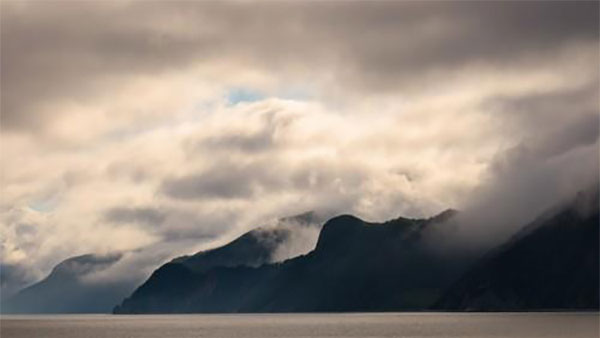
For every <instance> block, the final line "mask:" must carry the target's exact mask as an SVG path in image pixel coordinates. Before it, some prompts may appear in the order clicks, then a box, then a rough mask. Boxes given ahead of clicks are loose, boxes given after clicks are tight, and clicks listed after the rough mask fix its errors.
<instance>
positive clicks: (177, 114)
mask: <svg viewBox="0 0 600 338" xmlns="http://www.w3.org/2000/svg"><path fill="white" fill-rule="evenodd" d="M0 6H1V11H0V16H1V17H0V19H1V20H0V34H1V37H0V38H1V49H0V53H1V57H0V67H1V68H2V72H1V74H0V82H1V85H2V90H1V92H0V96H1V97H0V110H1V114H0V157H1V161H0V169H1V172H2V175H0V176H1V177H0V195H1V196H2V198H1V199H0V252H1V254H0V286H1V290H0V295H1V298H2V299H3V300H4V299H5V298H7V297H10V296H12V295H14V293H15V292H17V291H18V290H22V289H23V288H25V287H27V286H31V285H32V284H34V283H36V282H40V281H42V280H43V279H44V278H46V277H48V276H49V275H51V273H52V271H53V268H54V267H55V266H57V265H58V264H60V263H61V262H63V261H65V260H68V259H70V258H73V257H81V256H82V255H86V254H93V255H95V256H98V257H104V256H106V255H112V254H115V253H118V254H119V255H121V258H120V259H118V260H117V261H115V262H114V264H111V265H110V266H108V267H106V268H105V269H104V268H103V269H102V271H97V272H94V273H93V274H92V275H93V276H94V278H98V279H102V280H104V281H111V282H112V281H113V278H115V276H120V277H122V276H128V277H127V278H129V279H131V280H136V281H137V282H138V283H139V282H142V281H144V280H146V279H147V277H148V276H150V275H151V274H152V272H153V271H154V270H155V269H156V268H157V267H159V266H161V265H163V264H165V263H167V262H170V261H171V260H173V259H175V258H177V257H180V256H183V255H193V254H194V253H198V252H202V251H206V250H210V249H214V248H218V247H222V246H224V245H226V244H228V243H230V242H231V241H232V240H234V239H236V238H238V237H239V236H242V235H243V234H245V233H247V232H249V231H251V230H253V229H255V228H257V227H261V226H264V225H267V224H268V223H276V220H278V219H280V218H281V217H285V216H288V215H298V214H301V213H303V212H305V211H307V210H314V211H315V212H316V213H317V214H320V215H323V217H322V220H321V223H323V222H325V221H326V220H328V219H329V218H331V217H333V216H336V215H341V214H351V215H354V216H355V217H357V218H359V219H361V220H365V222H367V223H381V222H385V221H386V220H391V219H396V218H397V217H399V216H402V217H406V218H408V219H427V218H428V217H431V216H432V215H436V214H439V213H440V212H442V211H443V210H446V209H449V208H452V209H457V210H460V213H459V215H458V216H457V219H456V220H454V221H453V224H450V225H449V226H447V227H436V228H432V229H427V231H425V232H424V233H423V236H424V237H425V240H424V241H429V242H427V243H430V244H431V243H434V244H432V248H435V249H436V250H438V251H440V252H449V253H454V252H457V253H461V252H464V251H468V252H480V253H483V252H486V251H487V250H489V249H490V248H493V247H495V246H497V245H499V244H501V243H505V242H506V241H507V240H509V239H510V238H511V236H512V235H514V234H515V233H518V232H519V231H520V230H521V228H522V227H523V226H524V225H526V224H529V223H530V222H532V221H534V220H535V219H536V217H538V216H539V215H540V214H542V213H544V212H545V211H546V210H548V209H549V208H552V207H554V206H556V205H560V204H561V203H564V202H566V201H569V200H570V199H571V198H572V196H574V195H575V194H577V192H578V191H583V190H586V189H588V187H589V186H591V185H593V184H595V182H597V180H598V171H599V168H598V167H599V163H600V160H599V149H600V144H599V140H598V135H599V130H598V128H599V124H600V121H599V111H598V102H599V101H600V96H599V95H600V94H599V93H600V74H599V72H600V70H599V69H598V59H599V58H600V55H599V54H600V52H599V50H600V48H599V47H600V46H599V42H598V41H599V38H600V33H599V28H598V21H599V14H598V13H599V12H600V10H599V4H598V2H596V1H551V2H542V1H523V2H517V1H514V2H506V1H485V2H472V1H456V2H447V1H426V2H416V1H414V2H413V1H397V2H345V3H338V2H310V3H303V2H292V1H290V2H260V3H247V2H189V1H164V2H145V1H143V2H102V1H93V2H72V1H53V2H51V3H49V2H40V1H3V2H2V3H0ZM317 223H319V222H317ZM301 229H302V230H301V231H298V232H294V235H293V237H294V241H293V243H295V244H294V245H286V246H278V247H277V249H276V250H275V251H274V252H272V255H271V256H270V260H271V261H269V263H272V261H281V260H285V259H286V258H289V257H293V256H297V255H300V254H303V253H306V252H308V251H310V250H311V246H312V245H311V243H312V242H311V241H314V240H316V236H317V235H318V232H317V231H316V229H317V228H315V227H301ZM440 238H441V239H445V241H439V240H438V239H440ZM265 240H267V241H268V240H269V238H266V239H265ZM86 275H87V274H86ZM90 276H91V275H90ZM120 277H119V278H120ZM107 283H108V282H107ZM128 283H129V282H128Z"/></svg>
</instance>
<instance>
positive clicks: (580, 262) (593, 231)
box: [433, 188, 600, 311]
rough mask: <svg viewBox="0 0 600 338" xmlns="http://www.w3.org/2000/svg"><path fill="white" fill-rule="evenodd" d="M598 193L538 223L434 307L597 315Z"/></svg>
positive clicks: (583, 196) (580, 198)
mask: <svg viewBox="0 0 600 338" xmlns="http://www.w3.org/2000/svg"><path fill="white" fill-rule="evenodd" d="M598 204H599V199H598V189H597V188H595V189H592V190H590V191H586V192H582V193H580V194H578V196H577V197H576V198H575V199H574V200H573V201H571V202H570V203H568V204H567V205H565V206H563V207H561V208H558V209H555V210H552V211H551V212H549V213H546V214H545V215H543V216H541V217H540V218H538V219H537V220H536V221H534V222H533V223H532V224H530V225H529V226H527V227H525V228H524V229H523V230H522V231H520V232H519V233H517V234H516V235H515V236H514V237H513V238H512V239H511V240H509V241H508V243H506V244H504V245H502V246H501V247H499V248H497V249H495V250H493V251H492V252H490V253H489V254H487V255H486V256H485V257H484V258H483V259H481V260H480V261H479V262H478V263H477V264H475V266H474V267H472V268H471V269H470V270H469V271H468V272H467V273H466V274H465V275H464V276H463V277H462V278H461V279H460V280H459V281H458V282H457V283H455V284H454V285H453V286H452V287H451V288H449V290H448V291H447V292H446V293H445V294H444V295H443V296H442V297H441V299H440V300H439V301H438V302H437V303H436V304H435V305H434V306H433V308H434V309H437V310H447V311H525V310H527V311H534V310H594V311H598V309H599V295H598V289H599V286H600V283H599V279H598V273H599V271H598V270H599V269H598V266H599V264H600V262H599V259H598V257H599V252H598V246H599V245H598V241H599V238H600V237H599V233H598V228H599V223H598V222H599V215H598Z"/></svg>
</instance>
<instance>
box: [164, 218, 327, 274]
mask: <svg viewBox="0 0 600 338" xmlns="http://www.w3.org/2000/svg"><path fill="white" fill-rule="evenodd" d="M318 231H319V218H318V216H317V215H316V214H315V213H314V212H306V213H303V214H300V215H296V216H292V217H285V218H281V219H279V220H278V221H277V223H276V224H275V225H274V226H270V227H260V228H257V229H254V230H251V231H249V232H247V233H245V234H243V235H242V236H240V237H238V238H237V239H235V240H233V241H232V242H230V243H228V244H226V245H224V246H221V247H218V248H215V249H211V250H206V251H201V252H198V253H196V254H194V255H192V256H182V257H178V258H175V259H174V260H173V261H172V263H180V264H183V265H184V266H186V267H188V268H190V269H191V270H193V271H197V272H204V271H207V270H209V269H211V268H214V267H218V266H220V267H235V266H239V265H244V266H260V265H262V264H265V263H271V262H274V261H276V260H277V258H278V257H276V254H277V252H278V250H280V249H283V247H285V246H293V243H291V242H292V241H294V240H295V238H294V237H295V236H296V235H297V234H298V233H303V234H305V237H306V238H304V239H305V240H306V242H307V243H306V245H308V247H307V248H306V249H304V250H303V248H299V250H300V253H305V252H307V251H309V250H310V249H311V247H312V246H313V245H314V241H316V236H317V234H318ZM311 236H313V237H314V238H313V239H311V238H310V237H311ZM290 254H291V255H293V253H290Z"/></svg>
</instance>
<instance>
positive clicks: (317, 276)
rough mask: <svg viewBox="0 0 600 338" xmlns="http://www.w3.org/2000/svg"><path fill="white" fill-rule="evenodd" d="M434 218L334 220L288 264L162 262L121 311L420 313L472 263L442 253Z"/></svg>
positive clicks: (437, 219)
mask: <svg viewBox="0 0 600 338" xmlns="http://www.w3.org/2000/svg"><path fill="white" fill-rule="evenodd" d="M453 214H454V212H453V211H448V212H445V213H442V214H440V215H439V216H437V217H434V218H431V219H407V218H398V219H395V220H392V221H389V222H385V223H368V222H365V221H362V220H360V219H358V218H356V217H353V216H349V215H345V216H339V217H336V218H333V219H331V220H329V221H328V222H327V223H326V224H325V225H324V226H323V229H322V230H321V233H320V236H319V240H318V242H317V245H316V248H315V249H314V250H313V251H311V252H310V253H308V254H306V255H304V256H300V257H296V258H293V259H290V260H287V261H285V262H283V263H276V264H264V265H262V266H259V267H251V266H247V265H246V266H244V265H240V266H237V267H231V266H213V267H211V268H209V269H204V270H202V271H199V270H198V269H192V268H190V267H189V266H188V265H186V264H185V262H182V261H178V260H175V261H173V262H171V263H169V264H166V265H164V266H162V267H160V268H159V269H158V270H157V271H155V272H154V273H153V274H152V276H151V277H150V278H149V279H148V281H146V282H145V283H144V284H143V285H142V286H140V287H139V288H138V289H137V290H136V291H135V292H134V293H133V294H132V295H131V297H129V298H127V299H125V300H124V301H123V303H122V304H121V305H119V306H117V307H116V308H115V313H177V312H309V311H386V310H419V309H424V308H427V307H428V306H430V305H431V304H433V302H434V301H435V300H437V299H438V297H439V295H440V294H441V292H442V291H443V290H444V289H445V288H446V287H447V286H448V285H450V283H451V282H452V281H454V280H455V279H456V278H457V277H458V275H459V274H460V273H461V272H462V271H463V270H464V268H465V266H466V264H468V262H467V261H466V260H455V259H453V258H450V257H448V258H445V257H440V256H438V255H437V254H435V253H433V252H431V251H430V250H429V249H428V247H427V246H426V245H424V244H423V241H422V231H423V230H424V229H426V228H427V227H429V226H441V225H442V223H443V221H445V220H446V219H447V218H449V217H452V216H453Z"/></svg>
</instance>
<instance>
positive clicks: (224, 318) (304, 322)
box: [0, 313, 600, 338]
mask: <svg viewBox="0 0 600 338" xmlns="http://www.w3.org/2000/svg"><path fill="white" fill-rule="evenodd" d="M599 331H600V315H599V314H598V313H460V314H456V313H327V314H322V313H319V314H235V315H233V314H232V315H229V314H227V315H223V314H190V315H27V316H12V315H11V316H8V315H7V316H4V315H3V316H1V317H0V337H2V338H42V337H48V338H138V337H139V338H142V337H143V338H154V337H156V338H192V337H209V338H217V337H218V338H221V337H222V338H225V337H226V338H235V337H260V338H270V337H298V338H299V337H302V338H318V337H319V338H320V337H363V338H368V337H407V338H408V337H411V338H417V337H418V338H421V337H423V338H424V337H427V338H435V337H445V338H449V337H461V338H466V337H478V338H487V337H495V338H498V337H509V338H510V337H522V338H532V337H570V338H578V337H581V338H583V337H586V338H592V337H593V338H597V337H599V336H600V334H599Z"/></svg>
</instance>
